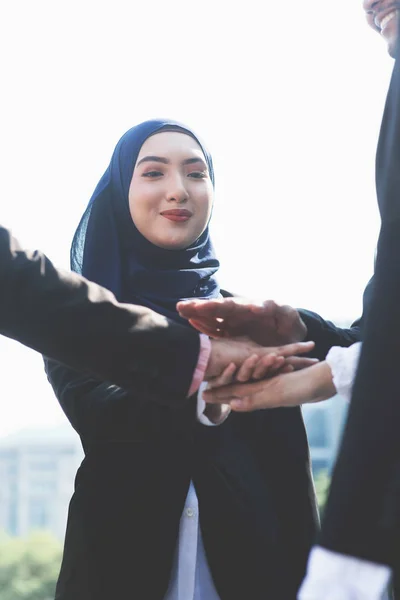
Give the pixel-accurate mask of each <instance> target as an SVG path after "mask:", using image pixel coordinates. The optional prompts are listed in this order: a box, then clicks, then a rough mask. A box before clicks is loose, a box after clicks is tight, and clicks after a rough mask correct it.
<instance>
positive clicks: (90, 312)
mask: <svg viewBox="0 0 400 600" xmlns="http://www.w3.org/2000/svg"><path fill="white" fill-rule="evenodd" d="M0 333H1V334H3V335H5V336H7V337H9V338H12V339H15V340H17V341H19V342H21V343H22V344H25V345H26V346H29V347H30V348H33V349H34V350H37V351H39V352H41V353H42V354H44V355H45V356H49V357H51V358H54V359H56V360H58V361H61V362H62V363H65V364H66V365H69V366H70V367H73V368H75V369H78V370H80V371H88V372H90V373H92V374H94V375H96V376H98V377H100V378H101V379H102V380H110V381H112V382H114V383H117V384H119V385H121V386H123V387H127V388H129V389H130V388H132V387H133V386H136V385H137V382H138V379H139V378H143V377H147V378H148V380H149V382H151V383H149V385H150V384H151V386H152V389H153V390H154V391H155V390H156V389H158V390H160V391H161V390H164V391H165V390H167V391H171V392H173V393H174V394H176V397H178V398H179V397H181V396H182V395H185V394H187V392H188V390H189V387H190V383H191V380H192V377H193V373H194V369H195V367H196V364H197V359H198V353H199V335H198V334H197V333H196V332H195V331H194V330H192V329H191V328H189V327H184V326H182V325H179V324H176V323H174V322H172V321H169V320H168V319H166V318H164V317H163V316H161V315H158V314H157V313H155V312H153V311H151V310H149V309H147V308H143V307H139V306H133V305H127V304H119V303H118V302H117V301H116V300H115V297H114V296H113V295H112V294H111V293H110V292H108V291H106V290H105V289H103V288H101V287H100V286H98V285H96V284H93V283H89V282H88V281H87V280H85V279H83V278H82V277H80V276H78V275H76V274H74V273H68V272H63V271H61V270H58V269H56V268H55V267H54V266H53V265H52V263H51V262H50V261H49V260H48V259H47V258H46V257H45V256H44V255H43V254H41V253H40V252H27V251H24V250H22V249H21V248H20V247H19V245H18V243H17V241H16V240H15V239H14V238H12V236H11V235H10V233H9V231H8V230H7V229H5V228H4V227H0Z"/></svg>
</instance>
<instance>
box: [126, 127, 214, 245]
mask: <svg viewBox="0 0 400 600" xmlns="http://www.w3.org/2000/svg"><path fill="white" fill-rule="evenodd" d="M213 196H214V190H213V185H212V182H211V179H210V174H209V171H208V167H207V163H206V161H205V158H204V154H203V152H202V150H201V148H200V146H199V144H198V143H197V142H196V141H195V140H194V139H193V138H192V137H191V136H190V135H186V134H184V133H180V132H177V131H162V132H160V133H157V134H155V135H152V136H151V137H149V138H148V139H147V140H146V141H145V142H144V144H143V146H142V147H141V149H140V152H139V156H138V158H137V161H136V165H135V169H134V172H133V176H132V181H131V185H130V187H129V209H130V213H131V216H132V219H133V222H134V224H135V225H136V227H137V229H138V230H139V231H140V233H141V234H142V235H143V236H144V237H145V238H147V239H148V240H149V241H150V242H152V243H153V244H155V245H156V246H160V247H161V248H167V249H170V250H178V249H182V248H187V247H188V246H190V245H191V244H192V243H193V242H194V241H195V240H196V239H197V238H198V237H199V236H200V235H201V234H202V233H203V231H204V230H205V228H206V226H207V223H208V220H209V218H210V214H211V208H212V203H213Z"/></svg>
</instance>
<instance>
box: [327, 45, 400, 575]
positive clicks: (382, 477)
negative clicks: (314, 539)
mask: <svg viewBox="0 0 400 600" xmlns="http://www.w3.org/2000/svg"><path fill="white" fill-rule="evenodd" d="M399 50H400V48H399ZM376 174H377V190H378V200H379V205H380V210H381V217H382V228H381V232H380V237H379V244H378V253H377V261H376V270H375V284H374V290H373V293H372V299H371V306H370V308H369V311H368V314H367V319H366V324H365V333H364V343H363V349H362V352H361V356H360V363H359V368H358V372H357V376H356V380H355V384H354V388H353V396H352V401H351V405H350V409H349V415H348V421H347V424H346V428H345V432H344V437H343V442H342V447H341V451H340V454H339V457H338V460H337V464H336V468H335V471H334V475H333V479H332V486H331V493H330V496H329V500H328V503H327V507H326V517H325V520H324V524H323V529H322V535H321V544H322V545H324V546H326V547H327V548H330V549H332V550H336V551H338V552H341V553H345V554H350V555H354V556H360V557H363V558H366V559H369V560H372V561H376V562H382V563H387V564H389V565H393V564H395V560H396V554H397V556H398V555H399V540H400V536H399V534H400V369H399V360H400V64H399V60H397V62H396V65H395V68H394V72H393V77H392V81H391V86H390V90H389V95H388V99H387V103H386V108H385V114H384V117H383V124H382V129H381V135H380V141H379V146H378V153H377V173H376Z"/></svg>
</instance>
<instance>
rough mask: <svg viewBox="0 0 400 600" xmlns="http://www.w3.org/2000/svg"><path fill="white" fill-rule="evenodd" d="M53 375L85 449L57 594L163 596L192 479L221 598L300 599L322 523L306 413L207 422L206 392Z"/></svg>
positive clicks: (79, 597)
mask: <svg viewBox="0 0 400 600" xmlns="http://www.w3.org/2000/svg"><path fill="white" fill-rule="evenodd" d="M47 371H48V376H49V380H50V382H51V383H52V385H53V388H54V391H55V393H56V396H57V397H58V399H59V401H60V404H61V406H62V408H63V409H64V411H65V413H66V415H67V416H68V418H69V420H70V422H71V423H72V425H73V426H74V427H75V429H76V430H77V431H78V433H79V435H80V437H81V440H82V444H83V447H84V451H85V459H84V461H83V463H82V466H81V467H80V469H79V471H78V474H77V477H76V483H75V493H74V495H73V497H72V500H71V504H70V509H69V516H68V525H67V533H66V541H65V550H64V558H63V563H62V569H61V574H60V578H59V582H58V586H57V595H56V598H57V600H110V598H127V597H130V598H138V599H139V598H140V600H162V599H163V598H164V595H165V593H166V590H167V587H168V583H169V579H170V575H171V567H172V560H173V556H174V550H175V547H176V543H177V536H178V531H179V521H180V517H181V513H182V510H183V506H184V503H185V498H186V495H187V491H188V487H189V483H190V481H191V480H192V481H193V482H194V485H195V488H196V492H197V496H198V499H199V507H200V511H199V512H200V523H201V528H202V535H203V539H204V545H205V550H206V553H207V557H208V561H209V564H210V568H211V572H212V575H213V578H214V581H215V584H216V587H217V590H218V593H219V595H220V597H221V599H222V600H236V599H238V600H239V599H240V600H243V599H244V598H249V599H251V600H265V599H266V598H268V599H271V600H272V599H273V600H295V594H296V589H297V587H298V585H299V583H300V581H301V580H302V577H303V575H304V569H305V565H306V560H307V556H308V552H309V549H310V546H311V544H312V543H313V540H314V538H315V534H316V527H317V514H316V507H315V498H314V491H313V486H312V482H311V475H310V465H309V453H308V446H307V438H306V434H305V430H304V425H303V421H302V417H301V411H300V409H298V408H294V409H279V410H273V411H260V412H258V413H253V414H248V415H244V414H238V413H233V414H231V415H230V416H229V418H228V419H227V421H226V422H225V423H224V424H222V425H221V426H219V427H205V426H203V425H200V424H199V423H197V420H196V416H195V404H196V399H195V398H191V399H187V400H186V401H185V403H184V404H183V403H182V402H181V403H179V402H177V399H176V398H174V397H173V395H171V394H170V393H167V392H166V393H165V398H164V405H163V406H161V405H160V404H157V403H155V402H154V401H153V398H152V397H149V395H148V394H147V391H146V389H145V387H141V388H138V389H137V390H134V391H132V392H129V393H128V392H126V391H124V390H123V389H121V388H118V387H116V386H113V385H111V384H109V383H105V382H103V383H102V382H99V381H96V380H93V379H89V378H88V377H87V376H84V375H82V374H79V373H77V372H74V371H72V370H70V369H67V368H66V367H64V366H62V365H59V364H57V363H53V362H48V363H47ZM168 403H170V404H171V405H173V404H174V405H178V404H180V406H181V407H180V408H173V407H172V406H167V404H168Z"/></svg>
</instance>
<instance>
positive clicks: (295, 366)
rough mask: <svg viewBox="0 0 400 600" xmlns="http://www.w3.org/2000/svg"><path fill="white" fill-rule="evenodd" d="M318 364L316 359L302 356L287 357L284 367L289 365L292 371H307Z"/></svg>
mask: <svg viewBox="0 0 400 600" xmlns="http://www.w3.org/2000/svg"><path fill="white" fill-rule="evenodd" d="M318 362H319V360H318V358H304V357H303V356H289V358H287V359H286V365H290V366H291V367H292V370H293V371H300V370H301V369H307V368H308V367H312V366H313V365H315V364H317V363H318Z"/></svg>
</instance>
